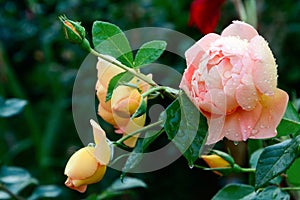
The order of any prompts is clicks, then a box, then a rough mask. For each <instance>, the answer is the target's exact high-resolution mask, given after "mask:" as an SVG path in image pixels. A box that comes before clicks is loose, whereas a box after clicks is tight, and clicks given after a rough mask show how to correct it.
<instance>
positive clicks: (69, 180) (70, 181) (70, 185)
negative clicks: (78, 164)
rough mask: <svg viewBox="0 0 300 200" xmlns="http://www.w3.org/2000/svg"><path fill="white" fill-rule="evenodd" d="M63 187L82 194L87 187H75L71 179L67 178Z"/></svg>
mask: <svg viewBox="0 0 300 200" xmlns="http://www.w3.org/2000/svg"><path fill="white" fill-rule="evenodd" d="M65 185H66V186H67V187H69V188H71V189H73V190H76V191H78V192H81V193H84V192H85V191H86V189H87V185H81V186H78V187H76V186H75V185H74V184H73V180H72V179H71V178H69V177H68V178H67V180H66V182H65Z"/></svg>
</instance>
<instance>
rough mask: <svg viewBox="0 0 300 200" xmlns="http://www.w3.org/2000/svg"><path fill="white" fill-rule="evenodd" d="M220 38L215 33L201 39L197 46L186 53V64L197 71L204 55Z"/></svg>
mask: <svg viewBox="0 0 300 200" xmlns="http://www.w3.org/2000/svg"><path fill="white" fill-rule="evenodd" d="M218 38H220V36H219V35H217V34H215V33H210V34H207V35H205V36H204V37H203V38H201V39H200V40H199V41H198V42H196V44H194V45H193V46H192V47H191V48H189V49H188V50H187V51H186V52H185V57H186V62H187V66H188V67H192V68H195V69H197V68H198V65H199V63H200V60H201V59H202V57H203V55H204V54H205V52H206V51H208V49H209V48H210V45H211V43H212V42H214V41H215V40H217V39H218Z"/></svg>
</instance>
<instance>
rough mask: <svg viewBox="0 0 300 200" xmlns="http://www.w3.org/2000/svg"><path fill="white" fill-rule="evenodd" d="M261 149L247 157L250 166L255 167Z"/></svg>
mask: <svg viewBox="0 0 300 200" xmlns="http://www.w3.org/2000/svg"><path fill="white" fill-rule="evenodd" d="M263 150H264V149H258V150H256V151H255V152H254V153H253V154H251V157H250V159H249V165H250V167H251V168H256V166H257V162H258V159H259V157H260V155H261V153H262V152H263Z"/></svg>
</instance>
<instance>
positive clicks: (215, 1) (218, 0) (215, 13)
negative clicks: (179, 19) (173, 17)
mask: <svg viewBox="0 0 300 200" xmlns="http://www.w3.org/2000/svg"><path fill="white" fill-rule="evenodd" d="M224 2H225V0H194V1H193V2H192V4H191V8H190V19H189V26H193V25H195V26H196V27H197V28H198V29H199V30H200V31H201V32H202V33H204V34H207V33H210V32H213V31H214V30H215V28H216V26H217V24H218V21H219V18H220V9H221V6H222V5H223V3H224ZM208 19H209V20H208Z"/></svg>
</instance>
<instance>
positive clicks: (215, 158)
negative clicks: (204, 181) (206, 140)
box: [201, 154, 232, 176]
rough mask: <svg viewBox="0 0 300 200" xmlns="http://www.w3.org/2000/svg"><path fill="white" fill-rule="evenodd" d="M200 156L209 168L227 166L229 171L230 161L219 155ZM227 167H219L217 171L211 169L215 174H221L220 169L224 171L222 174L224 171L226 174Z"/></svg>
mask: <svg viewBox="0 0 300 200" xmlns="http://www.w3.org/2000/svg"><path fill="white" fill-rule="evenodd" d="M201 158H202V159H203V160H204V161H205V162H206V163H207V165H208V166H209V167H210V168H212V169H213V168H228V170H229V171H231V170H232V169H231V166H230V163H229V162H227V161H226V160H225V159H223V158H222V157H221V156H219V155H215V154H212V155H202V156H201ZM226 170H227V169H222V170H221V169H220V170H218V171H213V172H214V173H215V174H218V175H220V176H222V175H223V173H222V171H223V172H224V174H225V173H226V174H227V171H228V170H227V171H226Z"/></svg>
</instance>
